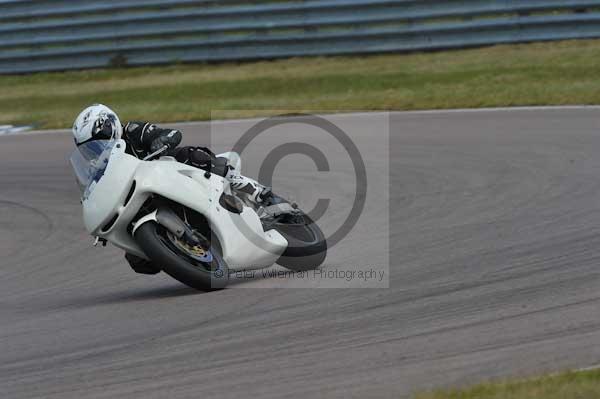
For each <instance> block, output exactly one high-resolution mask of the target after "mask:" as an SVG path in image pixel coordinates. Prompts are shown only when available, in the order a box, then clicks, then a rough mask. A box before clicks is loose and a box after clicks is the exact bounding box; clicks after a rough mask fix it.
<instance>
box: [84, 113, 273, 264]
mask: <svg viewBox="0 0 600 399" xmlns="http://www.w3.org/2000/svg"><path fill="white" fill-rule="evenodd" d="M73 136H74V137H75V144H76V145H77V146H79V145H81V144H84V143H87V142H90V141H93V140H110V139H123V140H125V142H126V143H127V148H126V151H127V153H129V154H131V155H134V156H136V157H137V158H140V159H143V158H144V157H146V156H147V155H149V154H152V153H154V152H157V151H159V150H160V149H162V148H163V147H165V146H166V147H167V149H166V151H164V152H163V155H170V156H173V157H175V159H177V161H179V162H182V163H185V164H188V165H192V166H195V167H197V168H200V169H203V170H206V171H210V172H211V173H215V174H218V175H220V176H223V177H225V178H226V179H227V180H228V181H229V182H230V186H231V188H232V189H234V190H236V191H237V192H239V193H244V194H247V195H248V198H250V200H252V201H254V202H255V203H257V204H264V205H267V204H270V203H271V202H272V199H273V198H274V197H273V194H272V192H271V189H270V188H269V187H265V186H263V185H262V184H260V183H258V182H257V181H256V180H253V179H250V178H248V177H246V176H242V175H241V174H240V171H239V170H236V169H234V168H233V167H232V166H231V165H228V163H227V159H225V158H221V157H217V156H215V154H214V153H213V152H212V151H211V150H209V149H208V148H206V147H179V148H177V146H178V145H179V143H181V138H182V134H181V132H180V131H179V130H176V129H165V128H160V127H158V126H156V125H153V124H151V123H149V122H129V123H127V124H126V125H125V126H123V125H121V121H120V120H119V117H118V116H117V114H116V113H115V112H113V111H112V110H111V109H110V108H108V107H107V106H105V105H102V104H94V105H92V106H90V107H88V108H86V109H84V110H83V111H82V112H81V113H80V114H79V116H78V117H77V119H75V123H74V124H73ZM125 259H127V261H128V262H129V265H130V266H131V268H132V269H133V270H134V271H136V272H137V273H143V274H156V273H159V272H160V268H159V267H156V266H155V265H153V264H152V262H150V261H147V260H145V259H142V258H139V257H137V256H135V255H133V254H130V253H126V254H125Z"/></svg>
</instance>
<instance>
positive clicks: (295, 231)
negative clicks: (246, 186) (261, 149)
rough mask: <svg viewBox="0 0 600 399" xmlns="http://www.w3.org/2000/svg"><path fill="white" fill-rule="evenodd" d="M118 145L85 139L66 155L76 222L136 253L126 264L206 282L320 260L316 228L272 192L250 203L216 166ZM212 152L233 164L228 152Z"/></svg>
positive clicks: (215, 284)
mask: <svg viewBox="0 0 600 399" xmlns="http://www.w3.org/2000/svg"><path fill="white" fill-rule="evenodd" d="M125 149H126V143H125V141H123V140H116V139H115V140H96V141H91V142H88V143H84V144H82V145H80V146H79V147H78V148H77V149H76V150H75V151H74V152H73V154H72V155H71V158H70V161H71V165H72V167H73V169H74V171H75V175H76V178H77V181H78V184H79V187H80V189H81V192H82V196H81V203H82V205H83V220H84V223H85V227H86V230H87V231H88V232H89V233H90V234H91V235H92V236H94V237H96V242H102V243H103V244H104V245H106V243H107V242H110V243H112V244H114V245H116V246H117V247H119V248H122V249H123V250H125V251H126V252H127V253H128V254H133V255H135V256H136V257H138V258H141V259H143V260H146V261H144V262H142V263H144V264H145V265H140V266H139V269H136V267H134V265H132V267H133V268H134V270H136V271H138V272H140V273H145V274H155V273H158V272H160V271H164V272H165V273H167V274H168V275H170V276H171V277H173V278H175V279H177V280H179V281H180V282H182V283H184V284H186V285H188V286H190V287H194V288H197V289H200V290H213V289H221V288H224V287H225V286H226V285H227V283H228V280H229V274H230V272H234V271H241V270H251V269H258V268H265V267H269V266H272V265H273V264H274V263H278V264H280V265H282V266H284V267H286V268H289V269H291V270H310V269H315V268H317V267H319V266H320V265H321V264H322V263H323V261H324V260H325V256H326V253H327V243H326V241H325V238H324V237H323V233H322V232H321V230H320V229H319V227H318V226H317V225H316V224H315V223H314V222H313V221H312V220H311V219H310V218H309V217H308V215H306V214H305V213H304V212H302V211H301V210H300V209H298V207H297V206H296V205H295V204H290V203H289V202H287V201H285V200H283V199H282V198H280V197H277V196H275V198H276V199H277V200H276V201H274V203H271V204H269V205H268V206H260V205H257V204H255V203H253V202H252V201H250V200H249V199H248V198H246V197H245V195H244V194H243V193H236V192H233V191H232V190H231V188H230V187H229V182H228V181H227V180H226V179H225V178H223V177H221V176H220V175H218V174H216V173H210V172H207V171H204V170H201V169H198V168H195V167H192V166H189V165H185V164H182V163H179V162H177V161H176V160H175V159H174V158H172V157H168V156H163V157H159V155H160V153H161V152H162V151H157V152H156V153H154V154H151V155H149V156H148V157H146V159H144V160H140V159H138V158H136V157H134V156H132V155H129V154H127V153H126V152H125ZM163 150H164V149H163ZM218 157H220V158H221V160H223V159H225V160H227V164H228V165H229V166H231V167H233V168H236V169H238V170H241V160H240V157H239V156H238V155H237V154H236V153H233V152H229V153H224V154H220V155H218ZM153 158H157V159H156V160H152V159H153ZM148 265H150V266H148Z"/></svg>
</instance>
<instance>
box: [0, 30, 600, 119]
mask: <svg viewBox="0 0 600 399" xmlns="http://www.w3.org/2000/svg"><path fill="white" fill-rule="evenodd" d="M598 65H600V40H586V41H565V42H553V43H536V44H523V45H510V46H495V47H488V48H482V49H473V50H462V51H447V52H439V53H425V54H409V55H377V56H369V57H331V58H301V59H288V60H280V61H273V62H256V63H245V64H221V65H177V66H169V67H146V68H126V69H104V70H93V71H82V72H66V73H41V74H34V75H25V76H0V124H24V123H32V122H33V123H36V124H38V126H40V127H45V128H54V127H67V126H70V125H71V123H72V121H73V119H74V118H75V116H76V115H77V113H78V112H79V111H80V110H81V109H82V108H83V107H85V106H86V105H88V104H90V103H94V102H102V103H105V104H107V105H110V106H111V107H113V108H115V110H117V111H118V112H119V113H120V114H121V116H122V119H124V120H130V119H151V120H153V121H157V122H169V121H186V120H198V119H209V118H210V116H211V111H212V110H225V111H228V112H226V113H225V114H220V116H221V117H248V116H257V115H265V114H270V113H273V111H269V110H273V109H276V110H277V109H279V110H311V111H324V112H335V111H351V110H415V109H440V108H462V107H493V106H517V105H562V104H600V68H598ZM239 110H242V111H239ZM243 110H246V111H243Z"/></svg>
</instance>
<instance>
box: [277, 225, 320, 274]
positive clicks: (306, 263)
mask: <svg viewBox="0 0 600 399" xmlns="http://www.w3.org/2000/svg"><path fill="white" fill-rule="evenodd" d="M271 227H272V228H275V229H276V230H277V231H278V232H279V233H280V234H281V235H282V236H283V237H284V238H285V239H286V240H287V242H288V247H287V249H286V250H285V252H284V253H283V254H282V256H281V257H280V258H279V259H278V260H277V263H278V264H280V265H281V266H283V267H286V268H288V269H290V270H295V271H305V270H313V269H316V268H318V267H319V266H321V264H322V263H323V262H324V261H325V258H326V257H327V241H326V240H325V237H324V235H323V232H322V231H321V229H320V228H319V226H317V224H316V223H315V222H314V221H313V220H312V219H310V218H309V217H308V216H307V215H305V214H299V215H290V218H285V217H284V218H282V219H280V220H278V221H277V222H276V223H274V224H273V225H271Z"/></svg>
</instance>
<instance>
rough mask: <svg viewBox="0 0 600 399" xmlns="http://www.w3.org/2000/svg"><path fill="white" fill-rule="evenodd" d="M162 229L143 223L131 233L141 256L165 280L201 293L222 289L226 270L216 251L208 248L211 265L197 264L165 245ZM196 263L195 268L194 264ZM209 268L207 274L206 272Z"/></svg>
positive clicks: (227, 271)
mask: <svg viewBox="0 0 600 399" xmlns="http://www.w3.org/2000/svg"><path fill="white" fill-rule="evenodd" d="M161 232H162V227H161V226H160V225H159V224H157V223H156V222H152V221H149V222H146V223H144V224H143V225H141V226H140V227H139V228H138V229H137V230H136V232H135V237H134V239H135V241H136V242H137V244H138V245H139V246H140V247H141V248H142V250H143V251H144V253H145V254H146V255H147V256H148V257H149V258H150V259H151V260H152V261H153V263H156V264H157V265H160V267H161V269H162V270H163V271H164V272H165V273H167V274H168V275H169V276H171V277H173V278H174V279H175V280H177V281H180V282H181V283H183V284H185V285H187V286H189V287H192V288H195V289H197V290H201V291H213V290H219V289H223V288H225V286H227V283H228V281H229V268H228V267H227V265H226V264H225V261H223V257H222V255H221V251H220V249H219V248H218V247H217V246H216V245H213V244H211V246H210V253H211V254H212V262H211V264H210V265H209V264H199V263H200V262H197V261H194V260H192V259H191V258H188V257H186V255H185V254H184V253H182V252H180V251H178V250H177V248H172V247H171V246H169V245H167V244H166V242H165V239H164V237H163V236H161ZM194 263H196V264H194ZM209 268H210V270H209Z"/></svg>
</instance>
